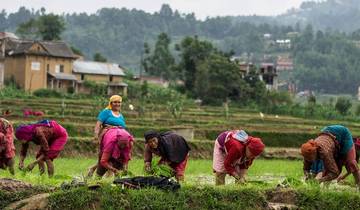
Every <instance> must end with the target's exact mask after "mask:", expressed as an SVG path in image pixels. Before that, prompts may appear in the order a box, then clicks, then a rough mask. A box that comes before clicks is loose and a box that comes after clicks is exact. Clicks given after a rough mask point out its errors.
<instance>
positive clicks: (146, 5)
mask: <svg viewBox="0 0 360 210" xmlns="http://www.w3.org/2000/svg"><path fill="white" fill-rule="evenodd" d="M304 1H306V0H1V6H0V8H1V9H5V10H7V11H9V12H14V11H17V10H18V8H19V7H20V6H25V7H27V8H34V9H39V8H41V7H45V8H46V11H47V12H54V13H58V14H60V13H63V12H87V13H94V12H96V11H97V10H98V9H100V8H103V7H117V8H122V7H126V8H129V9H132V8H136V9H141V10H145V11H148V12H151V13H152V12H154V11H159V9H160V7H161V5H162V4H164V3H166V4H169V5H170V6H171V8H173V9H177V10H179V11H180V12H181V13H190V12H194V13H195V15H196V17H198V18H201V19H203V18H205V17H207V16H218V15H220V16H224V15H253V14H257V15H277V14H281V13H284V12H285V11H286V10H288V9H290V8H292V7H295V8H296V7H299V5H300V4H301V2H304Z"/></svg>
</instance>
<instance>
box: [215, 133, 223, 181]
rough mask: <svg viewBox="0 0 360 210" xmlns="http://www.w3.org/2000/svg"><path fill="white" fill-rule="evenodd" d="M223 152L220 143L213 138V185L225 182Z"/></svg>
mask: <svg viewBox="0 0 360 210" xmlns="http://www.w3.org/2000/svg"><path fill="white" fill-rule="evenodd" d="M224 161H225V152H224V151H222V149H221V147H220V144H219V142H218V141H217V140H215V144H214V152H213V171H214V172H215V185H224V184H225V176H226V172H225V167H224Z"/></svg>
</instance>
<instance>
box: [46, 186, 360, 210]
mask: <svg viewBox="0 0 360 210" xmlns="http://www.w3.org/2000/svg"><path fill="white" fill-rule="evenodd" d="M289 190H290V191H292V192H293V193H294V198H293V200H286V199H287V197H289V196H286V195H283V196H284V198H281V197H274V198H271V197H269V193H270V194H271V192H276V190H273V189H269V188H267V189H266V187H263V188H259V187H246V186H242V187H231V186H227V187H224V188H223V187H220V188H219V187H211V186H191V187H190V186H186V187H183V188H181V189H180V190H178V191H177V192H168V191H161V190H155V189H142V190H127V189H122V188H121V187H117V186H114V187H111V186H110V185H109V184H107V185H103V186H102V187H101V188H100V189H97V190H93V191H91V190H88V189H86V188H78V189H73V190H69V191H59V192H56V193H53V194H51V195H50V198H49V204H48V205H49V209H54V210H57V209H159V210H161V209H269V207H268V205H267V199H270V200H272V199H275V200H277V202H281V201H282V200H284V202H291V203H294V204H295V205H296V206H298V208H299V209H311V210H335V209H336V210H337V209H343V210H347V209H349V210H353V209H359V208H360V195H359V194H358V193H351V192H346V191H338V192H336V191H332V192H331V191H329V190H324V189H320V188H319V187H307V188H302V189H292V190H291V189H289ZM283 209H287V208H283Z"/></svg>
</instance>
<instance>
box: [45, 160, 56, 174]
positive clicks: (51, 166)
mask: <svg viewBox="0 0 360 210" xmlns="http://www.w3.org/2000/svg"><path fill="white" fill-rule="evenodd" d="M45 162H46V165H47V169H48V175H49V177H52V176H53V175H54V170H55V169H54V164H53V161H52V160H50V159H47V160H45Z"/></svg>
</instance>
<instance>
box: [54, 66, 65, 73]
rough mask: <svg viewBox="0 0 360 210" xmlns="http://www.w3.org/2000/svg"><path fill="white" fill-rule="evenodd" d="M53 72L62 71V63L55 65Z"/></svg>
mask: <svg viewBox="0 0 360 210" xmlns="http://www.w3.org/2000/svg"><path fill="white" fill-rule="evenodd" d="M55 73H64V65H61V64H60V65H56V66H55Z"/></svg>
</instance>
